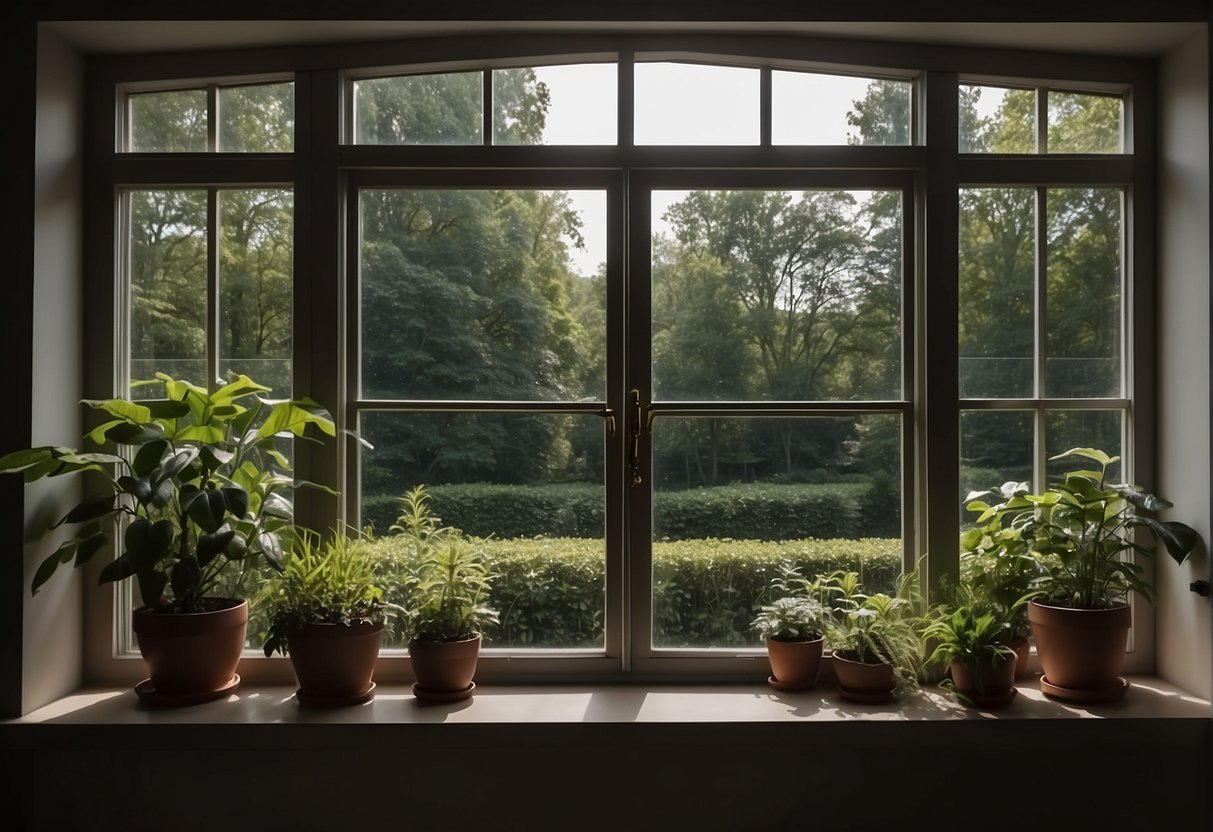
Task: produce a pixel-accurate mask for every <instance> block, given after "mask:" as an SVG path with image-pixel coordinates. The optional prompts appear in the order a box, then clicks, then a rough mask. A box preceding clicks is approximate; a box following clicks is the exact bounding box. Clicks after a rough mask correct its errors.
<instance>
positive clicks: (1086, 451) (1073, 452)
mask: <svg viewBox="0 0 1213 832" xmlns="http://www.w3.org/2000/svg"><path fill="white" fill-rule="evenodd" d="M1069 456H1081V457H1085V458H1087V459H1093V460H1095V461H1096V462H1098V463H1099V464H1100V465H1101V466H1102V467H1104V468H1107V467H1108V466H1109V465H1111V464H1112V463H1113V462H1117V461H1118V460H1119V459H1120V457H1118V456H1108V455H1107V454H1106V453H1104V452H1103V451H1101V450H1099V449H1098V448H1071V449H1070V450H1068V451H1066V452H1065V453H1061V454H1058V455H1057V456H1051V457H1049V460H1050V461H1054V460H1058V459H1065V458H1066V457H1069Z"/></svg>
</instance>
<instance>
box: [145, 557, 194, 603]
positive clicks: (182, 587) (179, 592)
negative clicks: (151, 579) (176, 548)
mask: <svg viewBox="0 0 1213 832" xmlns="http://www.w3.org/2000/svg"><path fill="white" fill-rule="evenodd" d="M201 578H202V569H201V568H200V567H199V565H198V561H196V560H194V558H191V557H187V558H182V559H181V560H179V561H177V563H176V565H174V566H173V576H172V586H173V597H174V598H178V599H181V598H185V597H187V596H190V595H193V594H194V593H195V591H196V590H197V587H198V581H199V580H201ZM140 583H142V576H140Z"/></svg>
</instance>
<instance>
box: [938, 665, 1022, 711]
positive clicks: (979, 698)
mask: <svg viewBox="0 0 1213 832" xmlns="http://www.w3.org/2000/svg"><path fill="white" fill-rule="evenodd" d="M1017 659H1018V657H1017V656H1014V655H1010V654H1004V655H1001V656H998V657H997V658H996V659H995V660H994V661H993V662H987V663H982V664H981V665H980V666H978V668H977V670H976V672H972V671H971V670H970V669H969V667H968V666H967V665H966V664H965V663H964V662H962V661H960V660H959V659H956V660H955V661H953V662H952V663H951V665H949V670H951V672H952V684H953V685H954V686H955V688H956V692H957V693H959V694H961V695H962V696H965V697H967V698H968V699H970V700H972V701H975V702H996V701H1000V700H1002V699H1004V698H1006V697H1007V696H1008V694H1010V692H1011V690H1012V689H1013V688H1014V687H1015V664H1016V661H1017Z"/></svg>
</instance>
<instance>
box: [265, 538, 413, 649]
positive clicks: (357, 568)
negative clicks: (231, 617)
mask: <svg viewBox="0 0 1213 832" xmlns="http://www.w3.org/2000/svg"><path fill="white" fill-rule="evenodd" d="M368 544H369V541H368V540H367V539H364V538H358V539H351V538H350V537H348V536H347V535H345V534H343V533H340V532H333V533H332V534H331V535H330V536H329V537H327V538H325V539H323V540H322V539H320V538H319V536H318V535H316V534H315V533H313V532H304V533H302V534H300V535H298V536H297V537H296V539H295V545H294V547H292V550H291V553H290V555H289V556H288V557H287V559H286V563H285V564H283V569H282V574H281V575H278V576H275V577H273V578H271V579H270V580H269V581H267V582H266V583H265V584H263V586H262V588H261V591H260V592H259V593H258V595H257V605H258V606H259V607H261V610H262V612H263V614H266V615H268V616H269V619H270V629H269V633H268V635H267V637H266V641H265V655H267V656H270V655H273V653H274V651H278V652H279V653H281V654H282V655H284V656H285V655H287V648H288V635H289V633H290V632H291V630H296V629H299V628H300V627H302V626H304V625H306V624H343V625H345V626H349V625H351V624H355V623H358V622H368V623H372V624H380V623H383V622H385V621H386V619H387V616H388V614H389V612H390V611H391V609H392V608H391V605H388V604H384V603H383V589H382V588H381V587H380V586H379V585H378V579H377V577H376V575H375V568H374V565H375V561H374V559H373V558H372V557H371V551H370V547H369V545H368Z"/></svg>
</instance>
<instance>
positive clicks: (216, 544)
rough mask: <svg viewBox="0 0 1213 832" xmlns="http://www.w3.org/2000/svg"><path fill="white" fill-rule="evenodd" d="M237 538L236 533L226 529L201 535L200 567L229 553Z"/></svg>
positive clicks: (199, 544)
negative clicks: (228, 548) (228, 550)
mask: <svg viewBox="0 0 1213 832" xmlns="http://www.w3.org/2000/svg"><path fill="white" fill-rule="evenodd" d="M235 537H236V532H235V531H234V530H232V529H229V528H226V527H224V528H221V529H219V530H218V531H216V532H213V533H211V534H204V535H201V536H200V537H199V538H198V565H199V566H206V565H207V564H208V563H210V562H211V561H212V560H214V559H215V558H216V556H218V555H219V554H221V553H222V552H225V551H227V547H228V546H229V545H231V542H232V540H233V539H234V538H235Z"/></svg>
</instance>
